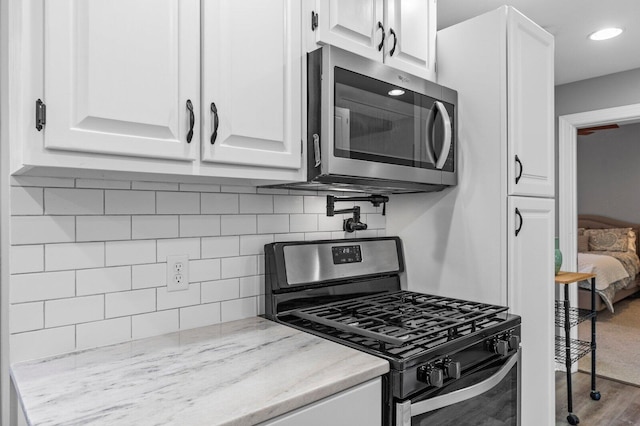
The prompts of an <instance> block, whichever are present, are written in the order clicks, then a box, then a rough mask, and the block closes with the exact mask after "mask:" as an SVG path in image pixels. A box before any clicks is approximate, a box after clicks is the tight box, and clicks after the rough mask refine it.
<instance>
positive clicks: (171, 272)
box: [167, 254, 189, 291]
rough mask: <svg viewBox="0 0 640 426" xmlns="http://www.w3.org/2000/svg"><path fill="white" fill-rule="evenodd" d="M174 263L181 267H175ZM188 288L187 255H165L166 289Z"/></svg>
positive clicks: (178, 289)
mask: <svg viewBox="0 0 640 426" xmlns="http://www.w3.org/2000/svg"><path fill="white" fill-rule="evenodd" d="M176 264H181V265H182V267H181V268H180V267H178V268H176ZM188 288H189V256H188V255H186V254H181V255H174V256H167V291H180V290H187V289H188Z"/></svg>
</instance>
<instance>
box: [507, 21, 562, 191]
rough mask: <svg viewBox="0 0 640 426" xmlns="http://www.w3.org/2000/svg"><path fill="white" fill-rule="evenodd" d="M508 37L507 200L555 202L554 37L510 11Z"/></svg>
mask: <svg viewBox="0 0 640 426" xmlns="http://www.w3.org/2000/svg"><path fill="white" fill-rule="evenodd" d="M507 33H508V38H507V40H508V46H507V49H508V66H507V73H508V89H507V90H508V93H509V101H508V117H509V124H508V129H507V132H508V140H509V149H508V150H509V152H508V158H509V162H508V164H509V195H528V196H541V197H553V196H554V194H555V184H554V173H555V169H554V156H555V154H554V143H555V139H554V127H553V117H554V114H553V105H554V88H553V46H554V43H553V36H552V35H551V34H549V33H547V32H546V31H544V30H543V29H542V28H540V27H539V26H538V25H536V24H535V23H533V22H532V21H530V20H529V19H528V18H526V17H525V16H523V15H521V14H520V13H517V12H516V11H514V10H513V9H509V18H508V28H507ZM516 157H517V160H516ZM516 180H517V183H516Z"/></svg>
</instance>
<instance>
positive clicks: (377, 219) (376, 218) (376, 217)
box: [364, 214, 387, 229]
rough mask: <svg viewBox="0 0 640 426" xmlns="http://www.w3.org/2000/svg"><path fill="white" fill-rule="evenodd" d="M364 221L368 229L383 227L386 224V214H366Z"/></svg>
mask: <svg viewBox="0 0 640 426" xmlns="http://www.w3.org/2000/svg"><path fill="white" fill-rule="evenodd" d="M364 221H365V223H366V224H367V225H368V226H369V228H368V229H384V228H386V226H387V220H386V216H382V215H381V214H367V215H365V217H364Z"/></svg>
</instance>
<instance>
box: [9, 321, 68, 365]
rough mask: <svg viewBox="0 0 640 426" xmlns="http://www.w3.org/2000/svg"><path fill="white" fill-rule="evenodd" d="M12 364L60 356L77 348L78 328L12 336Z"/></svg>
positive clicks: (61, 328) (59, 328) (45, 330)
mask: <svg viewBox="0 0 640 426" xmlns="http://www.w3.org/2000/svg"><path fill="white" fill-rule="evenodd" d="M9 346H10V352H11V355H10V359H11V362H12V363H14V362H20V361H25V360H29V359H35V358H44V357H47V356H53V355H59V354H62V353H65V352H71V351H73V350H74V349H75V348H76V327H75V326H73V325H70V326H67V327H56V328H50V329H44V330H38V331H29V332H26V333H18V334H12V335H11V339H10V341H9Z"/></svg>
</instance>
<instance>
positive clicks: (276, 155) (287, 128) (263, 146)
mask: <svg viewBox="0 0 640 426" xmlns="http://www.w3.org/2000/svg"><path fill="white" fill-rule="evenodd" d="M202 5H203V26H202V33H203V49H202V52H203V68H202V69H203V79H202V93H203V96H202V103H203V105H202V113H203V120H202V135H203V136H202V160H203V161H207V162H215V163H229V164H248V165H255V166H269V167H279V168H292V169H297V168H299V167H300V163H301V152H300V144H301V135H302V127H301V120H302V91H301V90H302V57H301V49H302V47H301V40H300V39H301V37H300V28H299V26H300V18H299V17H300V14H301V11H300V2H299V1H297V0H242V1H238V0H207V1H204V2H203V3H202ZM296 25H297V27H296Z"/></svg>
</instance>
